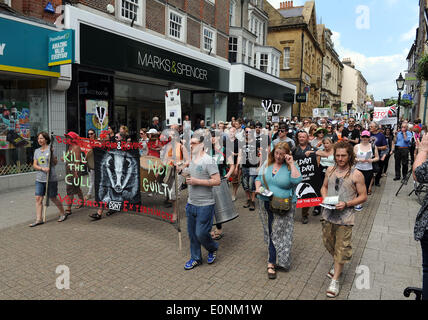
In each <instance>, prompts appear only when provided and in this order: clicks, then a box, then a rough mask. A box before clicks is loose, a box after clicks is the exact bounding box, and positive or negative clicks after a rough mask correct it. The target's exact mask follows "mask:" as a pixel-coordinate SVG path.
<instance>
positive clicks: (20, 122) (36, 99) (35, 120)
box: [0, 76, 48, 176]
mask: <svg viewBox="0 0 428 320" xmlns="http://www.w3.org/2000/svg"><path fill="white" fill-rule="evenodd" d="M47 88H48V81H47V80H24V79H13V78H12V79H11V78H10V76H8V77H6V76H0V176H3V175H10V174H16V173H24V172H31V171H33V167H32V164H33V154H34V150H35V149H37V148H38V147H39V146H38V143H37V133H39V132H41V131H48V100H47Z"/></svg>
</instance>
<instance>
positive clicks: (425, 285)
mask: <svg viewBox="0 0 428 320" xmlns="http://www.w3.org/2000/svg"><path fill="white" fill-rule="evenodd" d="M421 247H422V273H423V280H422V300H428V230H426V231H425V234H424V236H423V238H422V239H421Z"/></svg>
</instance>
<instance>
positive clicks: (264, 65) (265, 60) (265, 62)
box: [260, 53, 269, 72]
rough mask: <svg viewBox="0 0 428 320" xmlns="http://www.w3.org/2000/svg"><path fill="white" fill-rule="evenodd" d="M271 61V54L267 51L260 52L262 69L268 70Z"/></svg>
mask: <svg viewBox="0 0 428 320" xmlns="http://www.w3.org/2000/svg"><path fill="white" fill-rule="evenodd" d="M268 63H269V55H268V54H267V53H261V54H260V70H261V71H263V72H267V70H268Z"/></svg>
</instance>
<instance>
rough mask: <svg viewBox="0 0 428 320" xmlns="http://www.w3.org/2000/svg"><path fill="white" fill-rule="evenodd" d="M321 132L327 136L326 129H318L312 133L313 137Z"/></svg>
mask: <svg viewBox="0 0 428 320" xmlns="http://www.w3.org/2000/svg"><path fill="white" fill-rule="evenodd" d="M321 131H322V132H323V133H324V135H326V134H328V131H327V129H324V128H318V129H317V130H316V131H315V132H314V136H316V135H317V134H318V133H320V132H321Z"/></svg>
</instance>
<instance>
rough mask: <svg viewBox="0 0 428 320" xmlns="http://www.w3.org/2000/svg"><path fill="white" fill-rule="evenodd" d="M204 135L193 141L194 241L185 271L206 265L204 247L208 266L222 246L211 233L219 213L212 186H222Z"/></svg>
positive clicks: (190, 226)
mask: <svg viewBox="0 0 428 320" xmlns="http://www.w3.org/2000/svg"><path fill="white" fill-rule="evenodd" d="M203 140H204V135H203V134H201V135H200V136H199V138H192V139H191V140H190V145H191V151H192V152H191V154H192V159H191V162H190V166H189V172H190V177H187V178H186V184H187V185H188V186H189V198H188V201H187V205H186V217H187V232H188V233H189V239H190V255H191V256H190V260H189V261H187V262H186V264H185V266H184V269H185V270H191V269H193V268H195V267H197V266H199V265H201V264H202V256H201V245H202V246H204V248H205V249H206V250H207V251H208V259H207V262H208V264H212V263H214V261H215V260H216V257H217V250H218V243H217V242H215V241H214V240H213V239H212V237H211V234H210V231H211V228H212V224H213V219H214V210H215V198H214V194H213V191H212V187H214V186H219V185H220V183H221V180H220V174H219V172H218V168H217V165H216V164H215V162H214V160H213V158H212V157H210V156H209V155H208V154H207V153H206V152H205V149H204V144H203Z"/></svg>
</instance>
